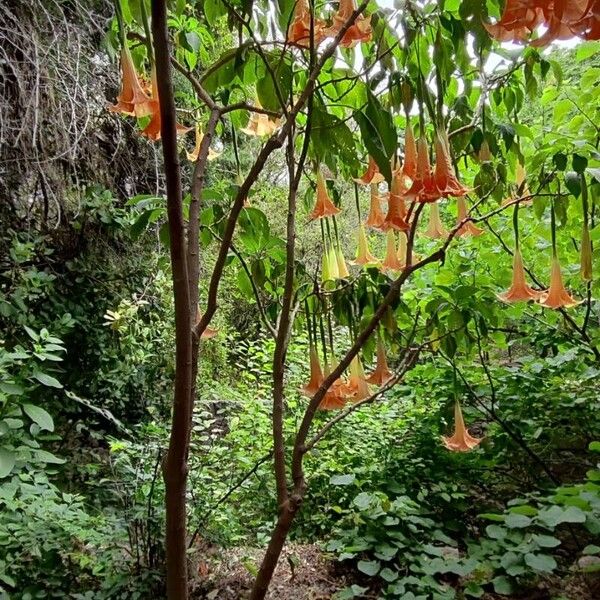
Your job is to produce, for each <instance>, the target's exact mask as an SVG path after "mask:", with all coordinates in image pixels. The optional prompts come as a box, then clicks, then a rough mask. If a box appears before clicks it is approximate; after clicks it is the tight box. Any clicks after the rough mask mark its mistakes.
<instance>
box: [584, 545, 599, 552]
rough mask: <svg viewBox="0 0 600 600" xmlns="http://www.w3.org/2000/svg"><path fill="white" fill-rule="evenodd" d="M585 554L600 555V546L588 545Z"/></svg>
mask: <svg viewBox="0 0 600 600" xmlns="http://www.w3.org/2000/svg"><path fill="white" fill-rule="evenodd" d="M582 553H583V554H600V546H596V545H595V544H588V545H587V546H586V547H585V548H584V549H583V550H582Z"/></svg>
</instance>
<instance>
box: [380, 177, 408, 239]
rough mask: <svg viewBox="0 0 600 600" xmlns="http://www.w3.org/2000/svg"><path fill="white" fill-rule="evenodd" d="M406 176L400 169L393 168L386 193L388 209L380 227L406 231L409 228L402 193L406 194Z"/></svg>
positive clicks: (384, 229)
mask: <svg viewBox="0 0 600 600" xmlns="http://www.w3.org/2000/svg"><path fill="white" fill-rule="evenodd" d="M406 189H407V186H406V177H405V175H404V172H403V171H402V170H401V169H394V171H393V177H392V185H391V188H390V193H389V195H388V211H387V214H386V216H385V221H384V222H383V224H382V226H381V229H382V230H383V231H387V230H388V229H396V230H397V231H406V230H408V228H409V225H408V223H407V222H406V215H407V212H406V205H405V203H404V195H405V194H406Z"/></svg>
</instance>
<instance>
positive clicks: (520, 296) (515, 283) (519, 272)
mask: <svg viewBox="0 0 600 600" xmlns="http://www.w3.org/2000/svg"><path fill="white" fill-rule="evenodd" d="M541 294H542V292H538V291H537V290H534V289H532V288H530V287H529V286H528V285H527V282H526V281H525V269H524V268H523V257H522V256H521V251H520V250H519V248H518V247H517V248H515V254H514V256H513V275H512V284H511V286H510V288H509V289H508V290H507V291H506V292H504V293H503V294H497V296H498V298H499V299H500V300H502V302H508V303H512V302H527V301H528V300H538V299H539V297H540V295H541Z"/></svg>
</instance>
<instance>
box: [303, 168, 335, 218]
mask: <svg viewBox="0 0 600 600" xmlns="http://www.w3.org/2000/svg"><path fill="white" fill-rule="evenodd" d="M339 212H340V209H339V208H338V207H337V206H336V205H335V204H334V203H333V202H332V201H331V198H330V197H329V192H328V191H327V186H326V185H325V179H324V178H323V174H322V173H321V170H319V171H318V172H317V200H316V202H315V206H314V208H313V209H312V212H311V213H310V215H308V218H309V220H310V221H314V220H315V219H322V218H324V217H332V216H334V215H337V214H338V213H339Z"/></svg>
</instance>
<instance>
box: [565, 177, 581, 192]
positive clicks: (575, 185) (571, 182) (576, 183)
mask: <svg viewBox="0 0 600 600" xmlns="http://www.w3.org/2000/svg"><path fill="white" fill-rule="evenodd" d="M565 185H566V186H567V189H568V190H569V192H571V194H573V196H575V198H579V194H581V178H580V177H579V175H578V174H577V173H576V172H575V171H567V172H566V173H565Z"/></svg>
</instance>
